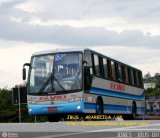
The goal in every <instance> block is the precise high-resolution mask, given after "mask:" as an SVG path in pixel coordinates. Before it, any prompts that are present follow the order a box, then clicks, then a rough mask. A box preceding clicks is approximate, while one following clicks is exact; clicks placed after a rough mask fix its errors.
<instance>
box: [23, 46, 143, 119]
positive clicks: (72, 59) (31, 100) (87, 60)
mask: <svg viewBox="0 0 160 138" xmlns="http://www.w3.org/2000/svg"><path fill="white" fill-rule="evenodd" d="M25 66H29V73H28V79H27V101H28V112H29V115H47V116H48V119H49V121H56V120H58V119H59V117H60V115H64V114H86V113H89V114H91V113H94V114H98V115H101V114H119V115H120V114H121V115H122V114H128V115H130V116H131V117H132V118H135V117H136V115H142V114H143V113H144V112H145V100H144V89H143V80H142V72H141V71H140V70H138V69H136V68H133V67H131V66H129V65H126V64H124V63H122V62H119V61H117V60H115V59H112V58H110V57H107V56H105V55H102V54H100V53H98V52H96V51H93V50H91V49H88V48H86V49H82V50H74V49H72V50H61V51H59V50H55V51H52V50H51V51H43V52H37V53H34V54H33V55H32V57H31V61H30V63H25V64H24V65H23V79H24V80H25V79H26V69H25Z"/></svg>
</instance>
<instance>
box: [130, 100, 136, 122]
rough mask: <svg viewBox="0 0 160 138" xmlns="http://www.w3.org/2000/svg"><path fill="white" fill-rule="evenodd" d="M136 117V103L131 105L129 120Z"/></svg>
mask: <svg viewBox="0 0 160 138" xmlns="http://www.w3.org/2000/svg"><path fill="white" fill-rule="evenodd" d="M136 116H137V107H136V103H133V104H132V114H131V119H133V120H134V119H136Z"/></svg>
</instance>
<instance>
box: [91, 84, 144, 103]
mask: <svg viewBox="0 0 160 138" xmlns="http://www.w3.org/2000/svg"><path fill="white" fill-rule="evenodd" d="M90 93H94V94H101V95H105V96H112V97H119V98H125V99H132V100H144V93H143V94H142V95H139V96H138V95H133V94H128V93H122V92H116V91H111V90H105V89H101V88H95V87H92V88H91V89H90Z"/></svg>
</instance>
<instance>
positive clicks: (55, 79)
mask: <svg viewBox="0 0 160 138" xmlns="http://www.w3.org/2000/svg"><path fill="white" fill-rule="evenodd" d="M50 81H51V86H52V91H54V87H53V81H56V82H57V84H58V85H59V86H60V88H61V89H62V90H63V91H65V90H66V89H65V88H64V87H63V86H62V84H61V83H60V82H59V80H58V79H57V78H56V77H55V76H53V73H51V75H50V76H49V77H48V78H47V80H46V81H45V83H44V84H43V85H42V87H41V88H40V90H39V92H38V93H42V92H44V89H45V88H46V86H47V84H48V83H49V82H50Z"/></svg>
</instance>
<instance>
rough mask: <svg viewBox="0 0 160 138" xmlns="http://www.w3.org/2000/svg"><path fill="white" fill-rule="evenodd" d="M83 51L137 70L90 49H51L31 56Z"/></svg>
mask: <svg viewBox="0 0 160 138" xmlns="http://www.w3.org/2000/svg"><path fill="white" fill-rule="evenodd" d="M84 50H89V51H92V52H94V53H97V54H99V55H101V56H104V57H106V58H108V59H110V60H113V61H115V62H118V63H121V64H122V65H127V66H128V67H131V68H134V69H137V68H135V67H133V66H130V65H128V64H125V63H123V62H121V61H118V60H116V59H113V58H111V57H108V56H107V55H105V54H101V53H99V52H97V51H95V50H92V49H90V48H64V49H58V48H57V49H53V50H45V51H39V52H35V53H33V54H32V56H38V55H46V54H54V53H63V52H80V51H81V52H83V51H84ZM137 70H139V69H137ZM139 71H141V70H139Z"/></svg>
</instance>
